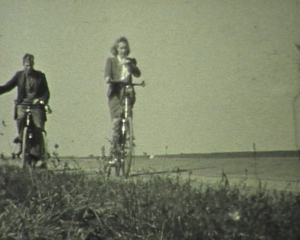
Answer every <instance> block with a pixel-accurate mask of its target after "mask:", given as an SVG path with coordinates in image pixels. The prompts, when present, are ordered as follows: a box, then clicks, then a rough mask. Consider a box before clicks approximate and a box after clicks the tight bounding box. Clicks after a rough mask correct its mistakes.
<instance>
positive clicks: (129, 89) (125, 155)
mask: <svg viewBox="0 0 300 240" xmlns="http://www.w3.org/2000/svg"><path fill="white" fill-rule="evenodd" d="M121 84H122V85H124V96H123V97H124V99H123V101H124V109H123V113H122V114H121V122H120V142H119V144H120V150H121V152H120V154H121V156H120V158H118V162H117V164H115V170H116V175H117V176H119V174H120V170H122V175H123V176H124V177H127V176H128V175H129V172H130V167H131V160H132V153H133V147H134V144H133V126H132V103H131V95H132V93H133V92H134V88H133V87H134V86H142V87H144V86H145V82H144V81H143V82H142V83H121ZM109 175H110V168H109V170H108V176H109Z"/></svg>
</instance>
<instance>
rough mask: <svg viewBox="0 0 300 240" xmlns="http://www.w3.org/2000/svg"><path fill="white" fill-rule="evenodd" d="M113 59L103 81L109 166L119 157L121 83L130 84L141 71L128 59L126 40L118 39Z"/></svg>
mask: <svg viewBox="0 0 300 240" xmlns="http://www.w3.org/2000/svg"><path fill="white" fill-rule="evenodd" d="M111 53H112V55H113V57H109V58H107V60H106V66H105V75H104V77H105V81H106V83H108V84H109V88H108V92H107V97H108V106H109V110H110V117H111V120H112V125H113V126H112V141H111V152H110V155H111V157H112V161H110V163H111V164H114V163H115V162H116V160H117V159H118V157H119V156H120V144H119V140H120V135H119V129H120V120H121V114H122V112H123V108H124V102H123V97H122V96H123V94H124V85H123V84H122V83H131V82H132V76H134V77H137V78H138V77H140V76H141V71H140V70H139V68H138V67H137V61H136V60H135V59H134V58H129V57H128V56H129V54H130V48H129V43H128V40H127V38H125V37H120V38H118V39H117V40H116V41H115V43H114V45H113V46H112V48H111ZM134 103H135V92H134V91H133V92H132V96H131V104H132V105H133V104H134Z"/></svg>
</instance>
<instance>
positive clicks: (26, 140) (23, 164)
mask: <svg viewBox="0 0 300 240" xmlns="http://www.w3.org/2000/svg"><path fill="white" fill-rule="evenodd" d="M28 134H29V132H28V127H24V129H23V137H22V152H21V155H22V157H21V168H25V167H26V165H28V163H29V154H28V145H29V136H28Z"/></svg>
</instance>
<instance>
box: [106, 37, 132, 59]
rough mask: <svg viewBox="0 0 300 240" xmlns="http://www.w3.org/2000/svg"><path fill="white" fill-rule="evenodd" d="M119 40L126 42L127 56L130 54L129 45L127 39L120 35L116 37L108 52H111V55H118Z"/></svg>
mask: <svg viewBox="0 0 300 240" xmlns="http://www.w3.org/2000/svg"><path fill="white" fill-rule="evenodd" d="M120 42H124V43H126V44H127V48H128V52H127V56H128V55H129V54H130V47H129V42H128V40H127V38H126V37H120V38H118V39H117V40H116V41H115V43H114V45H113V46H112V47H111V49H110V52H111V53H112V55H114V56H117V55H118V50H117V48H118V46H119V43H120Z"/></svg>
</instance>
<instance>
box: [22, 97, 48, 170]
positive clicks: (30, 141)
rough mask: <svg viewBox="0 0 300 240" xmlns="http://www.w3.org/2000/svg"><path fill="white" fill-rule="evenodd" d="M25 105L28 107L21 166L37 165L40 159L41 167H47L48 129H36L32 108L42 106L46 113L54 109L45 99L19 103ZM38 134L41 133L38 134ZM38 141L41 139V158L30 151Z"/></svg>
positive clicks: (23, 132) (23, 133)
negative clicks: (35, 102) (30, 102)
mask: <svg viewBox="0 0 300 240" xmlns="http://www.w3.org/2000/svg"><path fill="white" fill-rule="evenodd" d="M18 105H21V106H24V107H25V108H26V111H25V118H24V121H25V123H24V128H23V131H22V142H21V153H20V154H21V168H26V167H27V166H31V167H35V166H36V163H37V162H38V161H39V160H40V161H42V165H41V167H43V168H47V159H48V156H49V153H48V146H47V138H46V135H47V134H46V131H45V130H44V131H43V132H42V133H38V131H36V129H35V128H36V127H35V125H34V122H33V119H32V109H33V108H41V109H42V110H43V111H45V112H46V113H48V114H50V113H51V112H52V110H51V109H50V107H49V105H45V104H44V102H43V101H40V102H39V103H38V104H18ZM37 134H41V135H40V136H37ZM36 141H40V144H41V145H42V146H41V147H42V150H41V152H42V157H41V159H35V158H34V157H33V156H32V155H31V154H30V151H31V149H32V147H34V146H35V145H36Z"/></svg>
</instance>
